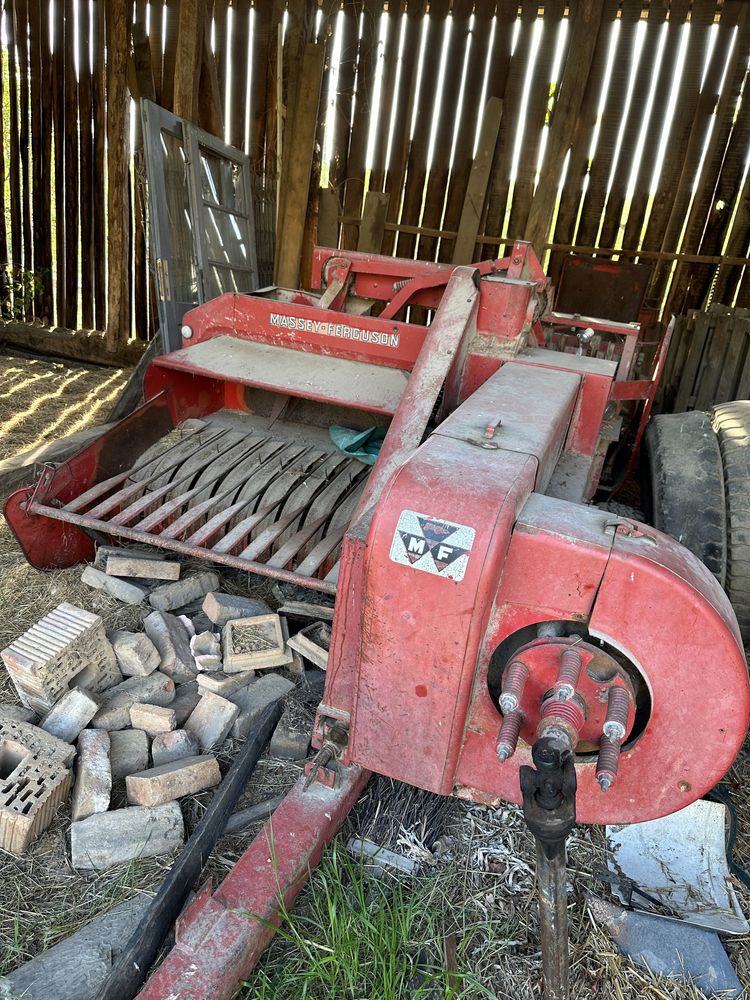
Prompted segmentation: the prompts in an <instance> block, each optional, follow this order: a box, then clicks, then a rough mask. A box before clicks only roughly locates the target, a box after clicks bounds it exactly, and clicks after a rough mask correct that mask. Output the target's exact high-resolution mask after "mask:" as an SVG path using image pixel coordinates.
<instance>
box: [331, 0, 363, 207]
mask: <svg viewBox="0 0 750 1000" xmlns="http://www.w3.org/2000/svg"><path fill="white" fill-rule="evenodd" d="M361 13H362V0H344V3H343V6H342V15H341V23H340V27H339V25H338V24H337V31H340V32H341V44H340V58H339V65H338V80H337V85H336V94H335V95H334V101H335V104H334V111H333V125H332V139H331V165H330V171H329V183H330V185H331V186H332V187H333V188H337V187H339V185H343V184H344V183H345V181H346V177H347V173H346V165H347V160H348V156H349V132H350V128H351V120H352V104H353V101H354V77H355V75H356V72H357V54H358V52H359V18H360V14H361ZM327 96H328V95H327V94H326V95H325V97H326V98H327ZM342 193H343V192H342ZM340 200H342V199H340Z"/></svg>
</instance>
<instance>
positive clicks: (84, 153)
mask: <svg viewBox="0 0 750 1000" xmlns="http://www.w3.org/2000/svg"><path fill="white" fill-rule="evenodd" d="M78 26H79V33H78V37H79V40H80V51H79V61H78V109H79V110H78V114H79V123H80V130H81V146H80V158H79V177H80V182H79V187H80V204H81V209H80V211H81V322H82V324H83V327H84V329H87V330H90V329H92V328H93V326H94V259H95V251H94V199H93V184H92V173H93V165H94V146H93V139H94V137H93V131H92V114H93V94H92V81H91V60H90V51H89V46H90V43H91V25H90V23H89V8H88V5H87V4H81V5H80V6H79V9H78Z"/></svg>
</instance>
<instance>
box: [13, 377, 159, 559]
mask: <svg viewBox="0 0 750 1000" xmlns="http://www.w3.org/2000/svg"><path fill="white" fill-rule="evenodd" d="M172 426H173V422H172V418H171V415H170V412H169V409H168V406H167V398H166V397H165V396H164V395H159V396H156V397H155V398H154V399H151V400H150V401H149V402H148V403H145V404H144V405H143V406H140V407H138V409H136V410H134V411H133V413H131V414H130V415H129V416H127V417H125V419H124V420H122V421H120V423H118V424H117V425H116V426H115V427H113V428H112V429H111V430H109V431H105V433H104V434H102V435H101V437H98V438H97V439H96V440H95V441H92V442H91V444H89V445H87V446H86V447H85V448H82V449H81V451H79V452H78V453H77V454H76V455H73V457H72V458H69V459H68V460H67V461H66V462H62V463H61V464H60V465H58V466H57V467H54V468H53V467H51V466H50V467H48V468H46V469H45V470H44V471H43V472H42V474H41V476H40V479H39V482H38V483H37V485H36V486H35V487H27V488H25V489H22V490H18V491H17V492H15V493H13V494H12V495H11V496H10V497H9V498H8V500H7V501H6V504H5V508H4V514H5V517H6V520H7V521H8V524H9V525H10V527H11V529H12V531H13V534H14V535H15V536H16V538H17V539H18V543H19V545H20V546H21V548H22V549H23V553H24V555H25V556H26V558H27V560H28V561H29V563H30V564H31V565H32V566H34V567H35V568H36V569H64V568H65V567H67V566H75V564H76V563H79V562H84V561H87V560H89V559H92V558H93V555H94V543H93V541H92V540H91V537H90V536H89V535H88V534H86V532H84V531H82V530H81V528H80V527H77V526H74V525H72V524H66V523H63V522H61V521H56V522H53V521H50V520H49V519H47V518H45V517H41V516H39V515H37V514H34V513H32V512H31V511H30V510H29V509H27V508H28V507H29V504H30V502H31V499H32V497H33V498H34V500H35V501H36V502H37V503H42V504H44V503H48V502H50V503H54V504H55V505H60V504H64V503H67V502H68V501H69V500H72V499H73V497H75V496H78V494H79V493H81V492H83V490H84V489H85V488H86V487H88V486H90V485H92V484H93V483H95V482H98V481H100V480H103V479H107V478H108V477H110V476H114V475H116V474H117V473H119V472H122V471H124V470H126V469H128V468H129V467H130V466H131V465H132V462H133V455H135V454H140V453H141V452H142V451H143V450H144V449H145V448H148V447H149V446H150V445H151V444H153V442H154V441H157V440H158V439H159V438H160V437H162V436H163V435H164V434H166V433H167V432H168V431H169V430H171V428H172Z"/></svg>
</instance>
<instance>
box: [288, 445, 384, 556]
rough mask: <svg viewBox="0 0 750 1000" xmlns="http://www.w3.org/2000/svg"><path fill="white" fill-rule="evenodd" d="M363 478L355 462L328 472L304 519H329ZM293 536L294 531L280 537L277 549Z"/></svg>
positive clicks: (362, 470)
mask: <svg viewBox="0 0 750 1000" xmlns="http://www.w3.org/2000/svg"><path fill="white" fill-rule="evenodd" d="M365 477H366V473H365V472H364V469H363V467H362V465H361V463H360V462H358V461H356V460H351V461H348V462H346V463H345V464H344V465H339V466H337V467H335V468H333V469H332V470H330V475H329V478H328V481H327V482H326V483H325V485H324V486H323V488H322V489H320V490H318V492H317V493H316V494H315V496H314V497H313V498H312V501H311V503H310V506H309V508H308V510H307V513H306V515H305V519H306V520H313V521H314V520H316V519H317V518H319V517H320V516H321V515H323V516H324V520H327V519H328V518H330V517H331V516H332V514H333V512H334V511H335V509H336V505H337V504H338V503H344V502H345V501H346V496H347V495H348V493H349V492H350V491H351V488H352V484H354V483H356V482H357V480H361V479H363V478H365ZM300 527H301V526H300ZM294 534H295V532H294V531H289V532H288V533H287V537H284V536H283V535H282V536H281V538H279V547H281V546H283V545H285V544H286V542H287V541H288V540H289V539H290V538H291V537H292V536H293V535H294ZM311 537H312V536H311V535H308V536H307V539H306V540H305V541H309V539H310V538H311ZM303 544H304V543H303Z"/></svg>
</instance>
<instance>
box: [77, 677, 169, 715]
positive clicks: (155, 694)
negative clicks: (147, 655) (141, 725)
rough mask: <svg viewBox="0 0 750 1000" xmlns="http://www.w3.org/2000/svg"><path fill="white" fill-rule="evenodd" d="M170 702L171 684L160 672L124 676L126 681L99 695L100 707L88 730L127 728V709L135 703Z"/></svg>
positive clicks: (163, 703) (128, 712)
mask: <svg viewBox="0 0 750 1000" xmlns="http://www.w3.org/2000/svg"><path fill="white" fill-rule="evenodd" d="M173 701H174V681H173V680H172V678H171V677H167V676H165V675H164V674H163V673H161V671H160V670H155V671H154V672H153V674H149V675H148V677H128V679H127V680H126V681H123V682H122V683H121V684H118V685H117V686H116V687H113V688H110V690H109V691H106V692H105V694H104V695H103V696H102V707H101V708H100V709H99V711H98V712H97V713H96V715H95V716H94V718H93V719H92V720H91V727H92V729H109V730H112V729H127V727H128V726H129V725H130V706H131V705H135V703H136V702H143V703H144V704H146V705H169V704H171V702H173Z"/></svg>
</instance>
